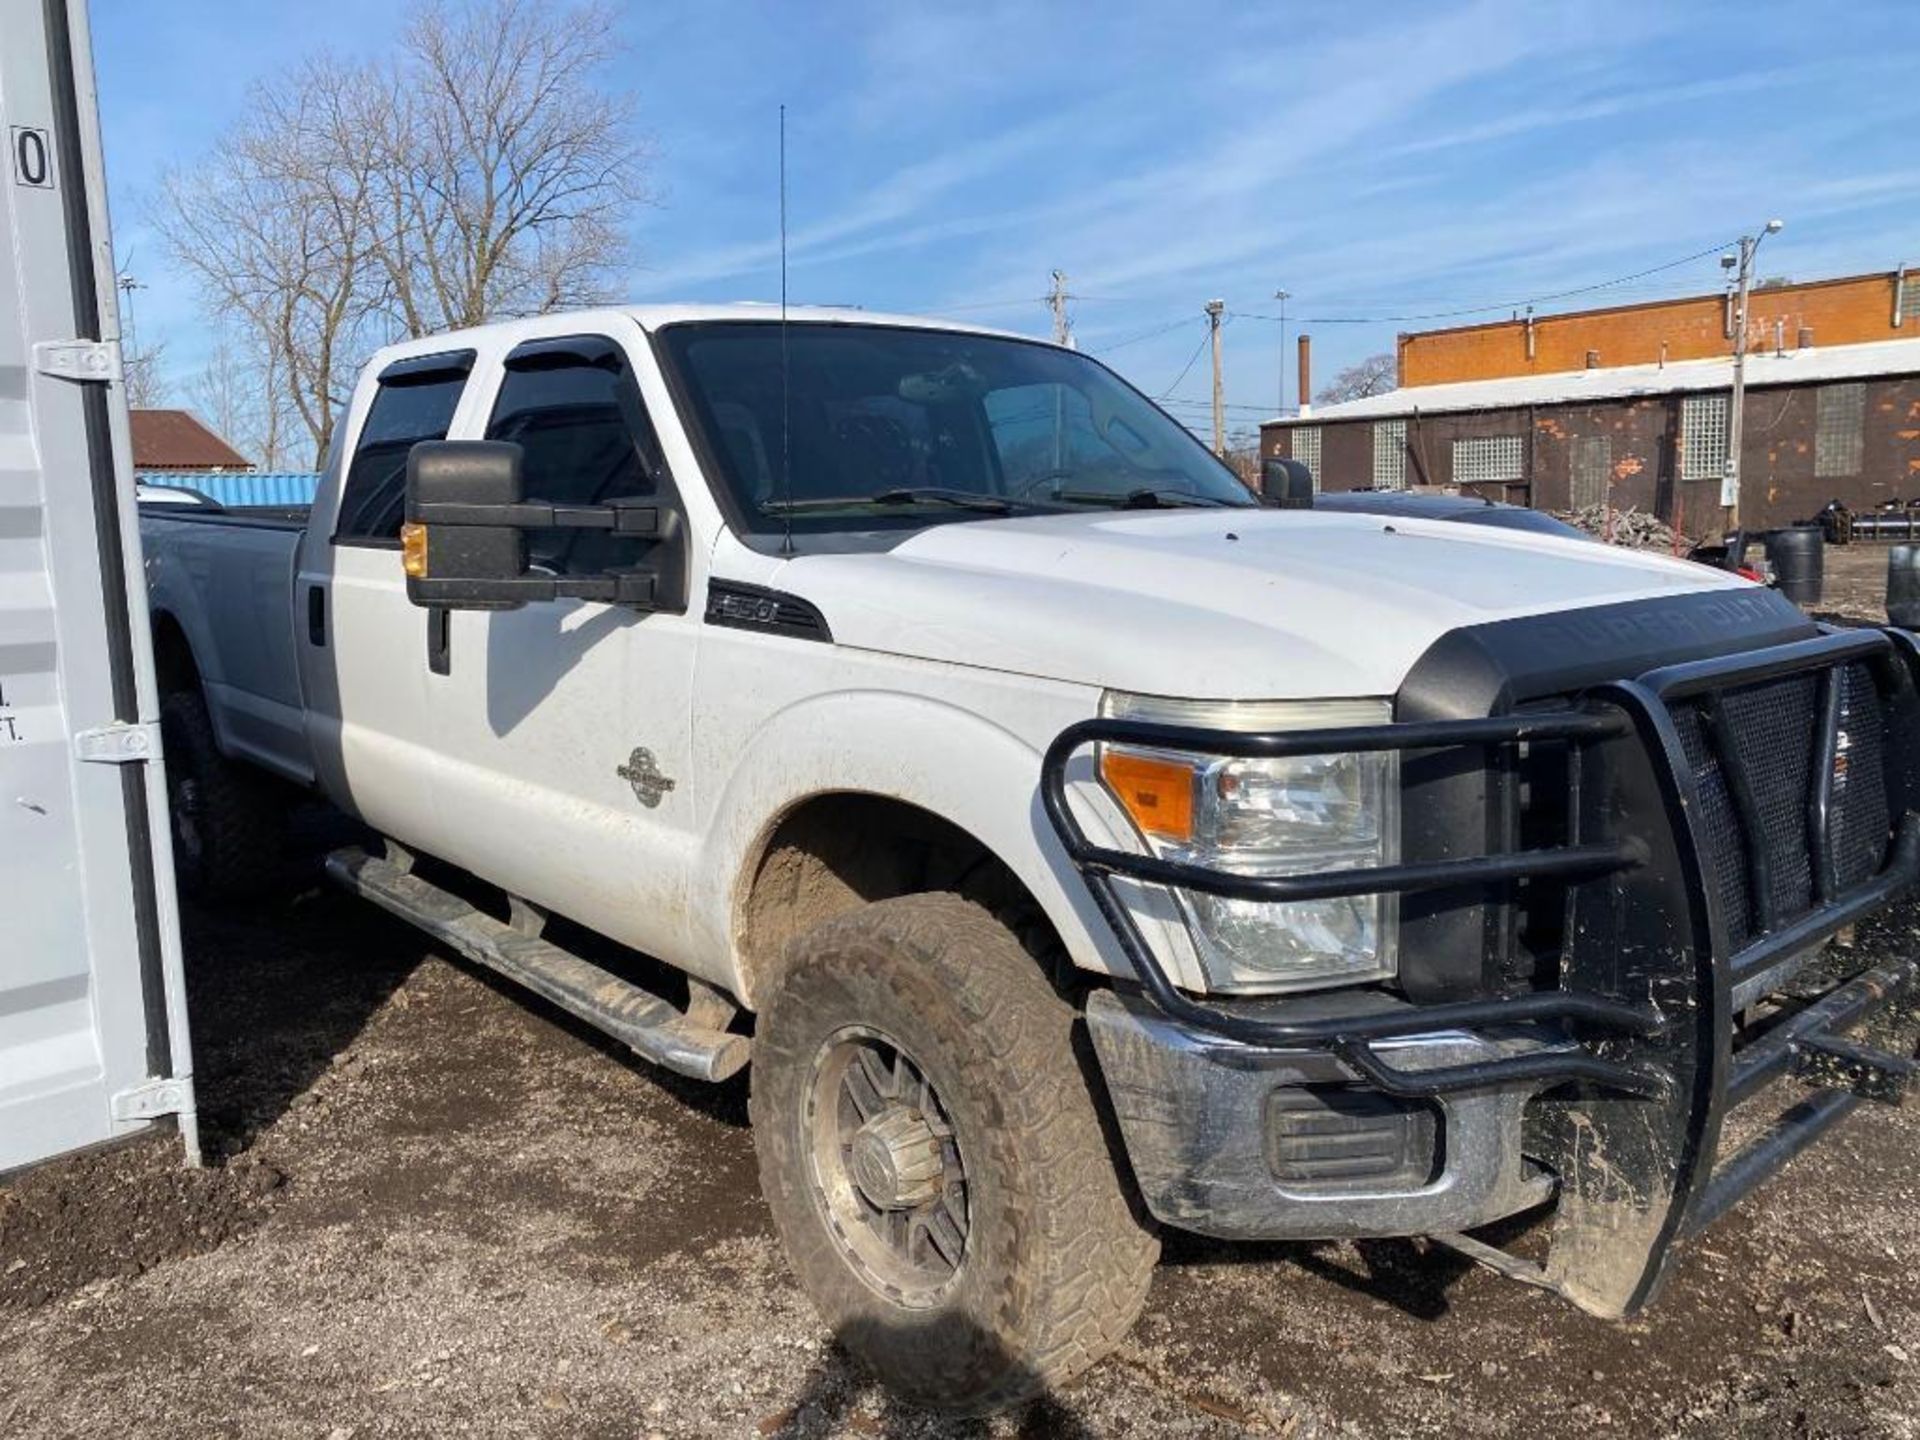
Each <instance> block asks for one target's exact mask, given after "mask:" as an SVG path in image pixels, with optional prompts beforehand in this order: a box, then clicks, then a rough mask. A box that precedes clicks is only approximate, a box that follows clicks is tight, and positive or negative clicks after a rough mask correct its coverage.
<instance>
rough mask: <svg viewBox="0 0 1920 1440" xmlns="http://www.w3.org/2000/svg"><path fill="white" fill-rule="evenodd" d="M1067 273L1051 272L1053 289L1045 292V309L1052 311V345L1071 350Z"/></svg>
mask: <svg viewBox="0 0 1920 1440" xmlns="http://www.w3.org/2000/svg"><path fill="white" fill-rule="evenodd" d="M1072 298H1073V297H1072V296H1070V295H1068V294H1067V272H1066V271H1064V270H1056V271H1054V272H1053V289H1052V290H1050V291H1048V292H1047V308H1048V309H1049V310H1051V311H1053V343H1054V344H1056V345H1064V346H1066V347H1067V349H1069V350H1071V349H1073V321H1071V320H1069V319H1068V318H1067V301H1068V300H1070V299H1072Z"/></svg>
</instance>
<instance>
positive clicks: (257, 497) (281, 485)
mask: <svg viewBox="0 0 1920 1440" xmlns="http://www.w3.org/2000/svg"><path fill="white" fill-rule="evenodd" d="M136 478H137V479H138V480H139V482H140V483H141V484H142V485H147V486H153V487H156V488H159V489H163V490H193V491H197V492H198V493H199V494H202V495H204V496H206V497H207V498H208V499H209V500H217V501H218V502H219V503H220V504H222V505H224V506H226V507H227V508H228V509H230V510H239V509H246V508H248V507H250V506H272V507H275V508H280V507H297V506H302V505H311V504H313V496H314V492H315V491H316V490H318V489H319V488H320V476H319V474H318V473H317V472H315V471H310V470H309V471H285V472H275V473H269V474H252V475H237V474H232V473H230V472H226V471H218V472H215V471H204V472H203V471H197V470H196V471H188V470H150V471H148V470H143V471H142V472H140V474H139V475H138V476H137V477H136Z"/></svg>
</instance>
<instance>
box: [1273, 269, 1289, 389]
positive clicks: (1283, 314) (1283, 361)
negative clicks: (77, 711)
mask: <svg viewBox="0 0 1920 1440" xmlns="http://www.w3.org/2000/svg"><path fill="white" fill-rule="evenodd" d="M1273 298H1274V299H1276V300H1278V301H1279V302H1280V408H1279V409H1278V410H1275V411H1274V412H1273V413H1274V416H1275V418H1276V419H1277V418H1278V417H1280V416H1282V415H1284V414H1286V413H1287V301H1289V300H1291V299H1292V298H1293V293H1292V292H1291V291H1289V290H1276V291H1274V292H1273Z"/></svg>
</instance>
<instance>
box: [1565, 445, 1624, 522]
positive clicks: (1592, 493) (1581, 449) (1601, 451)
mask: <svg viewBox="0 0 1920 1440" xmlns="http://www.w3.org/2000/svg"><path fill="white" fill-rule="evenodd" d="M1612 472H1613V440H1612V437H1610V436H1607V435H1581V436H1579V437H1577V438H1576V439H1575V440H1574V442H1573V473H1572V475H1571V476H1570V477H1569V483H1568V491H1569V494H1568V497H1567V500H1568V503H1569V504H1570V505H1571V506H1572V507H1573V508H1574V509H1575V510H1587V509H1591V508H1593V507H1594V506H1598V505H1604V504H1606V503H1607V480H1608V478H1609V476H1610V475H1611V474H1612Z"/></svg>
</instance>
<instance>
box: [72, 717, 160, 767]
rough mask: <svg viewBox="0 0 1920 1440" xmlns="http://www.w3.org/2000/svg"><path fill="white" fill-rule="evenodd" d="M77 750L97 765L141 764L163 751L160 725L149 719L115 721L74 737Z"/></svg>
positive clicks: (75, 752) (81, 755) (79, 754)
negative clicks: (132, 723)
mask: <svg viewBox="0 0 1920 1440" xmlns="http://www.w3.org/2000/svg"><path fill="white" fill-rule="evenodd" d="M73 752H74V754H76V755H78V756H79V757H80V758H81V759H82V760H89V761H92V762H93V763H94V764H96V765H139V764H143V763H144V762H146V761H148V760H151V759H152V758H153V757H154V756H155V755H158V754H159V753H160V727H159V725H157V724H155V723H154V722H153V721H151V720H149V721H146V722H144V723H142V724H139V725H127V724H124V723H121V722H119V721H115V722H114V723H113V724H111V725H102V726H99V727H98V728H97V729H93V730H82V731H80V732H79V733H78V734H77V735H75V736H74V737H73Z"/></svg>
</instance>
